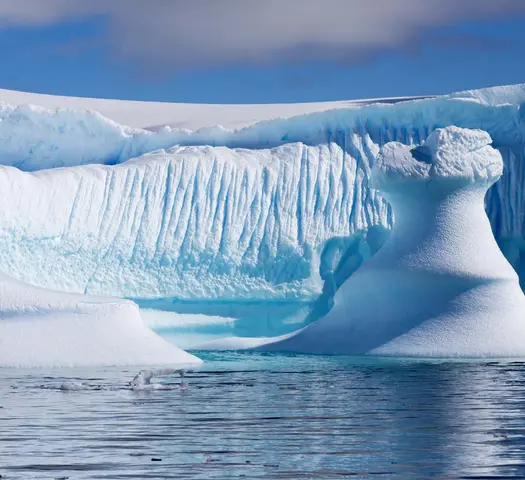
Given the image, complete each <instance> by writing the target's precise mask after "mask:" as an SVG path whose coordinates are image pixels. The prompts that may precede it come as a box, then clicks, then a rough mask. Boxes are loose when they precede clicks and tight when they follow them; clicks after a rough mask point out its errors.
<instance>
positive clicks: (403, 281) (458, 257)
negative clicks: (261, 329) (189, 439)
mask: <svg viewBox="0 0 525 480" xmlns="http://www.w3.org/2000/svg"><path fill="white" fill-rule="evenodd" d="M490 144H491V138H490V136H489V135H488V134H487V133H485V132H483V131H480V130H466V129H460V128H457V127H449V128H445V129H438V130H436V131H435V132H433V133H432V134H431V135H430V136H429V138H428V139H427V140H426V142H425V143H424V144H423V145H422V146H421V147H417V148H413V149H410V148H409V147H406V146H404V145H402V144H400V143H397V142H394V143H389V144H387V145H385V146H384V147H383V149H382V150H381V153H380V155H379V158H378V160H377V163H376V164H375V166H374V169H373V171H372V183H373V186H374V187H375V188H377V189H379V190H380V191H381V192H382V194H383V195H384V196H385V197H386V198H387V199H388V201H389V202H390V204H391V205H392V207H393V210H394V215H395V224H394V228H393V231H392V234H391V236H390V238H389V239H388V241H387V242H386V243H385V245H384V246H383V247H382V248H381V249H380V250H379V252H378V253H377V254H376V255H375V256H374V257H373V258H372V259H371V260H369V261H368V262H367V263H366V264H364V265H363V266H362V267H361V268H360V269H359V270H357V271H356V272H355V273H354V274H353V275H352V276H351V277H350V278H349V279H348V280H347V281H346V282H345V283H344V284H343V285H342V287H341V288H340V289H339V290H338V291H337V293H336V295H335V305H334V308H333V309H332V310H331V311H330V312H329V313H328V314H327V315H326V316H325V317H323V318H321V319H320V320H318V321H317V322H315V323H313V324H311V325H309V326H308V327H306V328H304V329H303V330H301V331H300V332H298V333H297V334H296V335H293V336H290V337H289V338H286V339H284V340H280V341H277V342H274V343H270V344H268V345H266V346H264V347H262V349H264V350H272V351H295V352H308V353H327V354H376V355H401V356H429V357H430V356H446V357H450V356H466V357H470V356H473V357H479V356H523V355H525V296H524V295H523V293H522V291H521V289H520V287H519V283H518V277H517V275H516V273H515V272H514V270H513V269H512V267H511V266H510V265H509V263H508V262H507V261H506V260H505V258H504V256H503V255H502V253H501V252H500V250H499V248H498V245H497V244H496V241H495V239H494V236H493V234H492V231H491V228H490V224H489V221H488V218H487V216H486V213H485V211H484V197H485V194H486V191H487V189H488V188H489V187H490V186H491V185H492V184H493V183H494V182H496V181H497V180H498V178H499V177H500V176H501V174H502V169H503V163H502V159H501V155H500V153H499V152H498V151H497V150H495V149H494V148H492V147H491V146H490Z"/></svg>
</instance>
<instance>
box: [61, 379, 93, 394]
mask: <svg viewBox="0 0 525 480" xmlns="http://www.w3.org/2000/svg"><path fill="white" fill-rule="evenodd" d="M101 389H102V387H101V386H100V385H89V384H88V383H85V382H74V381H66V382H64V383H62V385H60V390H62V391H63V392H81V391H84V390H101Z"/></svg>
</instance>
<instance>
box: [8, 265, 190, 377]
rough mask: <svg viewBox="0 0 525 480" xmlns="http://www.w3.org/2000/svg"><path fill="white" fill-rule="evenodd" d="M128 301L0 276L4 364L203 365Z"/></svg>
mask: <svg viewBox="0 0 525 480" xmlns="http://www.w3.org/2000/svg"><path fill="white" fill-rule="evenodd" d="M198 363H200V360H199V359H197V358H196V357H194V356H193V355H190V354H188V353H186V352H184V351H183V350H180V349H179V348H177V347H175V346H174V345H172V344H171V343H168V342H167V341H166V340H164V339H162V338H161V337H159V336H158V335H157V334H155V333H154V332H153V331H152V330H150V329H149V328H148V327H147V326H146V325H145V324H144V323H143V321H142V319H141V317H140V314H139V309H138V307H137V305H135V304H134V303H133V302H130V301H129V300H119V299H115V298H113V299H112V298H100V297H92V296H85V295H77V294H68V293H61V292H55V291H51V290H45V289H42V288H38V287H34V286H32V285H27V284H24V283H22V282H19V281H17V280H14V279H12V278H9V277H8V276H7V275H4V274H0V366H2V367H5V366H16V367H20V366H23V367H57V366H58V367H63V366H75V367H77V366H93V365H159V364H160V365H163V364H167V365H173V364H183V365H186V364H188V365H191V364H198Z"/></svg>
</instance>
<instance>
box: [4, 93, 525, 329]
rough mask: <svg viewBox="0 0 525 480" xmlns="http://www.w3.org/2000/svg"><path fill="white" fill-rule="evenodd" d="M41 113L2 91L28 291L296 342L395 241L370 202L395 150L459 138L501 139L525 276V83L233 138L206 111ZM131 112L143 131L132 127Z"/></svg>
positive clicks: (247, 116)
mask: <svg viewBox="0 0 525 480" xmlns="http://www.w3.org/2000/svg"><path fill="white" fill-rule="evenodd" d="M26 98H27V97H26V96H23V95H22V96H21V97H20V96H18V97H16V98H15V96H13V94H12V92H11V93H10V92H7V93H6V92H5V91H0V99H3V100H6V101H7V102H10V103H12V104H8V103H3V104H1V105H0V164H3V165H4V166H3V167H0V186H1V188H2V192H3V197H2V198H3V201H2V202H0V218H2V221H1V222H0V260H1V262H2V263H1V265H2V270H3V271H5V272H6V273H7V274H8V275H10V276H12V277H15V278H17V279H19V280H21V281H24V282H27V283H30V284H33V285H37V286H40V287H44V288H49V289H55V290H61V291H67V292H71V293H80V294H90V295H113V296H118V297H126V298H131V299H133V300H135V301H136V302H138V303H139V304H140V305H141V306H144V307H148V308H158V309H163V310H172V311H175V312H178V313H184V314H187V313H190V314H197V315H200V314H206V315H210V316H221V317H227V318H230V319H234V320H235V322H236V326H235V328H234V332H233V333H235V334H239V335H244V336H246V335H248V336H250V335H259V336H273V335H279V334H284V333H289V332H291V331H293V330H294V329H297V328H299V327H301V326H304V325H306V324H308V323H310V322H312V321H314V320H316V319H317V318H319V317H320V316H322V315H324V314H326V313H327V312H328V311H329V310H330V308H331V307H332V305H333V296H334V294H335V292H336V291H337V289H338V288H339V287H340V286H341V285H342V284H343V283H344V282H345V280H346V279H347V278H349V277H351V275H352V274H354V272H356V271H357V269H358V268H359V267H360V266H361V265H362V264H363V262H366V261H367V260H368V259H370V258H371V257H373V256H374V255H375V254H376V252H377V251H378V250H379V249H380V248H381V246H382V245H383V244H384V243H385V241H386V240H387V238H388V236H389V232H390V230H391V228H392V225H393V224H394V216H393V213H392V209H391V207H390V205H389V204H388V203H387V202H385V201H384V200H383V199H382V198H381V197H380V196H378V195H376V193H375V191H374V190H373V189H370V188H369V183H370V176H371V171H372V167H373V165H374V162H375V158H376V156H377V154H378V152H379V150H380V148H381V147H382V146H384V145H385V144H386V143H388V142H391V141H399V142H402V143H403V144H406V145H410V146H415V145H420V144H421V143H422V142H423V141H424V139H425V138H427V137H428V135H430V134H431V133H432V132H433V131H435V130H436V129H437V128H440V127H447V126H449V125H457V126H459V127H465V128H474V129H476V128H481V129H483V130H485V131H487V132H488V133H489V134H490V135H491V137H492V139H493V142H494V143H493V145H494V147H495V148H497V149H498V150H499V152H500V153H501V155H502V157H503V161H504V167H505V168H504V173H503V177H502V179H501V180H500V181H499V182H498V183H497V184H496V185H495V186H494V187H493V188H491V189H490V191H489V193H488V194H487V197H486V211H487V213H488V215H489V219H490V222H491V225H492V229H493V232H494V235H495V237H496V240H497V242H498V244H499V246H500V248H501V249H502V250H503V252H504V254H505V256H506V257H507V259H508V260H509V261H510V263H511V264H512V266H513V267H514V268H515V270H516V271H517V272H518V273H519V274H520V276H521V278H522V279H525V240H524V239H525V196H524V195H523V192H522V185H524V184H525V168H524V167H523V165H524V160H525V158H524V157H525V114H524V112H525V108H523V104H524V103H525V85H517V86H510V87H499V88H492V89H485V90H480V91H470V92H461V93H456V94H452V95H448V96H443V97H434V98H424V99H412V100H407V99H397V100H396V99H394V100H384V101H377V102H374V101H369V102H356V103H348V102H346V103H339V104H327V105H326V106H325V107H322V106H321V105H320V104H315V105H314V106H308V105H303V106H300V107H297V108H296V107H290V106H287V107H286V108H285V107H282V106H266V107H264V109H262V108H261V109H258V108H254V109H252V110H250V109H244V110H242V109H238V110H236V109H235V108H234V107H231V106H230V107H224V108H222V107H221V108H220V109H219V110H214V112H215V113H214V114H213V115H212V118H216V117H215V115H218V116H219V117H221V115H224V117H225V119H226V121H224V122H222V121H221V122H216V123H222V124H224V125H225V127H220V126H215V127H211V126H210V123H209V122H210V120H209V119H207V118H206V111H208V110H207V108H208V107H206V106H200V107H199V108H200V109H201V110H199V111H200V112H201V113H199V115H201V116H202V121H201V123H200V124H199V120H198V119H197V118H196V117H195V115H194V112H196V111H197V110H195V109H190V108H189V107H188V106H183V107H180V108H179V107H176V106H171V107H169V106H162V107H161V106H158V105H149V106H147V104H144V105H142V104H141V105H139V104H133V105H130V104H129V105H128V104H123V103H121V102H120V103H119V102H115V101H111V102H108V103H104V101H103V100H97V101H94V100H93V101H92V100H89V99H85V100H82V101H80V100H79V99H74V100H72V99H69V100H67V101H65V100H64V99H60V98H56V97H48V96H46V97H45V98H44V97H39V96H33V97H30V101H31V102H34V103H39V102H40V103H41V105H43V106H46V105H47V106H53V107H54V106H58V107H65V108H58V109H55V108H53V109H46V108H43V107H36V106H28V105H23V104H20V102H24V101H26V100H25V99H26ZM86 106H91V107H92V108H93V109H94V110H99V111H100V112H103V113H104V114H105V115H107V116H109V117H110V118H105V117H104V116H102V115H101V114H100V113H99V112H96V111H86V110H81V109H78V108H79V107H82V108H85V107H86ZM72 107H75V108H72ZM146 107H147V108H146ZM141 108H144V109H145V110H144V112H145V115H144V119H142V120H141V118H140V116H141V113H140V112H141V110H140V109H141ZM210 108H211V107H210ZM323 109H325V110H326V111H322V110H323ZM146 110H147V112H146ZM241 110H242V114H240V113H236V112H240V111H241ZM263 110H264V113H261V112H263ZM156 111H162V112H163V113H162V115H160V116H159V117H158V118H156V117H155V112H156ZM210 111H211V110H210ZM114 112H118V115H117V114H115V116H114V117H112V115H113V113H114ZM130 112H134V113H133V115H132V116H133V118H134V121H133V122H130V123H132V124H133V125H134V126H126V125H122V124H119V123H117V122H116V121H115V120H122V119H126V118H130V117H129V115H131V113H130ZM171 112H173V113H171ZM177 112H179V113H177ZM192 112H193V113H192ZM232 112H233V113H232ZM234 113H235V114H234ZM172 114H173V120H170V121H167V119H168V116H169V115H172ZM167 115H168V116H167ZM177 115H178V117H177ZM192 115H193V116H192ZM186 116H187V118H186ZM226 117H228V118H226ZM279 117H288V118H279ZM169 118H171V117H169ZM258 119H263V120H264V121H259V122H257V121H256V120H258ZM163 123H169V125H170V126H165V127H162V126H160V127H159V125H162V124H163ZM136 125H141V126H155V128H152V129H149V130H146V129H142V128H136ZM198 125H202V126H206V128H201V129H196V128H195V127H196V126H198ZM237 125H243V128H240V129H239V128H233V127H236V126H237ZM157 127H158V128H157ZM186 127H191V129H190V128H186ZM58 167H60V168H58ZM214 328H217V327H214ZM228 328H230V327H228ZM229 333H231V332H230V331H229Z"/></svg>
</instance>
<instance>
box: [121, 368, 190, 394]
mask: <svg viewBox="0 0 525 480" xmlns="http://www.w3.org/2000/svg"><path fill="white" fill-rule="evenodd" d="M175 373H178V374H179V375H180V378H181V382H180V385H165V384H162V383H152V382H151V380H152V379H153V378H155V377H163V376H167V375H173V374H175ZM129 385H130V387H131V389H132V390H138V391H144V390H187V389H188V384H187V382H186V381H185V379H184V370H180V369H178V370H177V369H174V368H161V369H157V370H141V371H140V372H139V373H138V374H137V375H135V377H133V380H131V382H129Z"/></svg>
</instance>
